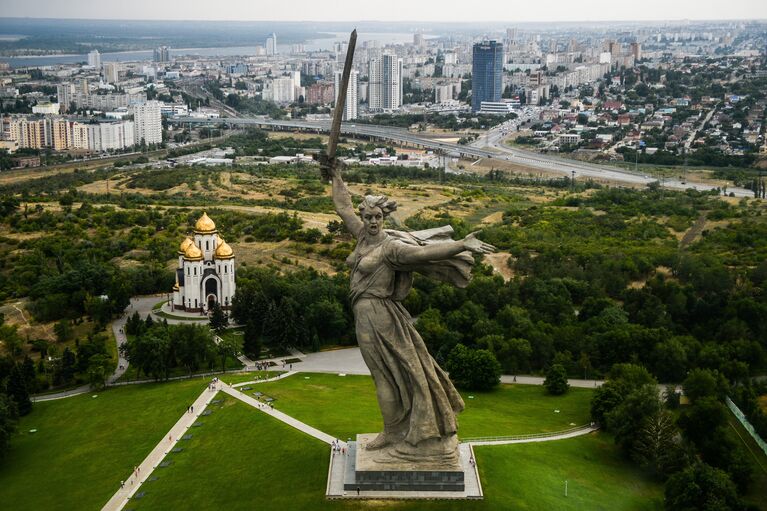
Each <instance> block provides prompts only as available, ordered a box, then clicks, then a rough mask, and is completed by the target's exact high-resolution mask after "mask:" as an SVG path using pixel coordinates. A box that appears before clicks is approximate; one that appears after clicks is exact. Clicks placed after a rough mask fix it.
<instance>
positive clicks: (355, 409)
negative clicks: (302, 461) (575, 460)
mask: <svg viewBox="0 0 767 511" xmlns="http://www.w3.org/2000/svg"><path fill="white" fill-rule="evenodd" d="M224 381H229V380H228V379H226V378H224ZM258 390H259V391H261V392H263V393H265V394H267V395H269V396H271V397H273V398H275V399H276V401H275V402H274V406H275V408H277V409H279V410H281V411H283V412H285V413H287V414H288V415H292V416H293V417H295V418H297V419H299V420H301V421H303V422H306V423H307V424H311V425H312V426H314V427H316V428H317V429H319V430H321V431H325V432H327V433H329V434H331V435H335V436H336V437H338V438H344V439H346V438H350V437H354V436H355V435H356V434H357V433H371V432H376V431H380V430H381V427H382V426H381V416H380V412H379V410H378V404H377V402H376V398H375V388H374V387H373V380H372V378H370V377H369V376H353V375H349V376H338V375H336V374H304V373H299V374H296V375H293V376H290V377H288V378H286V379H284V380H280V381H277V382H272V383H265V384H260V385H259V387H258ZM592 392H593V391H592V390H591V389H578V388H573V389H570V391H569V392H568V393H567V394H566V395H564V396H556V397H555V396H548V395H546V394H545V393H544V391H543V387H539V386H535V385H501V386H500V387H499V388H498V389H496V390H494V391H491V392H462V393H461V394H462V395H463V398H464V401H465V402H466V410H465V411H464V412H463V413H462V414H460V415H459V436H461V437H467V438H468V437H481V436H504V435H519V434H527V433H541V432H548V431H560V430H563V429H568V428H570V427H572V426H571V423H572V424H576V425H578V426H580V425H583V424H586V423H588V422H589V402H590V400H591V395H592ZM469 396H474V397H473V398H471V399H470V398H469ZM555 410H559V413H555Z"/></svg>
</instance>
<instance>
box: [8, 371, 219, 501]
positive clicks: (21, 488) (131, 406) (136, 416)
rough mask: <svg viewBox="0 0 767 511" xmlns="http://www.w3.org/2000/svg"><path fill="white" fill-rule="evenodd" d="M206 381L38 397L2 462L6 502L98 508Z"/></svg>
mask: <svg viewBox="0 0 767 511" xmlns="http://www.w3.org/2000/svg"><path fill="white" fill-rule="evenodd" d="M204 389H205V383H204V382H203V381H201V380H199V379H196V380H190V381H182V382H174V383H169V384H144V385H131V386H126V387H119V388H112V389H109V390H107V391H104V392H98V393H96V392H94V393H89V394H84V395H81V396H75V397H71V398H67V399H60V400H56V401H47V402H40V403H36V404H35V405H34V408H33V410H32V413H31V414H29V415H28V416H26V417H23V418H22V419H21V421H20V423H19V428H18V431H19V432H18V433H17V434H15V435H14V436H13V438H12V440H11V450H10V452H9V454H8V457H7V458H6V459H5V460H4V462H3V464H2V465H0V509H8V510H41V511H42V510H57V509H61V510H73V509H83V510H86V509H100V508H101V506H103V505H104V504H105V503H106V502H107V500H109V498H110V497H111V496H112V494H113V493H114V492H115V491H116V490H117V489H118V487H119V484H120V481H121V480H125V479H127V478H128V476H129V475H130V473H131V471H132V470H133V467H134V466H135V465H138V464H139V463H140V462H141V461H142V460H143V459H144V458H145V457H146V455H147V454H149V452H150V451H151V450H152V448H153V447H154V446H155V444H157V442H159V441H160V440H161V439H162V438H163V435H164V434H165V433H166V432H167V431H168V430H169V429H170V428H171V426H172V425H173V424H175V422H176V421H177V420H178V418H179V417H181V415H183V413H184V411H185V410H186V407H187V406H188V405H189V404H191V403H192V401H194V399H195V398H196V397H197V396H198V395H199V394H200V392H202V391H203V390H204ZM93 395H98V397H96V398H94V397H92V396H93ZM30 429H37V433H29V430H30Z"/></svg>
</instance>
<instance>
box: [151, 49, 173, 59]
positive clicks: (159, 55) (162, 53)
mask: <svg viewBox="0 0 767 511" xmlns="http://www.w3.org/2000/svg"><path fill="white" fill-rule="evenodd" d="M154 61H155V62H170V47H169V46H158V47H157V48H155V49H154Z"/></svg>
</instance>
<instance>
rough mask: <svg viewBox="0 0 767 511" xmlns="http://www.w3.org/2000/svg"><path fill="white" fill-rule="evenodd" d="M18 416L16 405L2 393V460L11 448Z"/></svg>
mask: <svg viewBox="0 0 767 511" xmlns="http://www.w3.org/2000/svg"><path fill="white" fill-rule="evenodd" d="M18 416H19V413H18V409H17V408H16V403H14V402H13V400H12V399H10V397H9V396H7V395H6V394H5V393H4V392H0V460H2V459H3V458H4V457H5V455H6V453H7V452H8V450H9V449H10V447H11V435H13V432H14V431H15V430H16V424H17V421H18Z"/></svg>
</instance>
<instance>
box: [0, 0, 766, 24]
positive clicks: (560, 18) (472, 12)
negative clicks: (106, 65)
mask: <svg viewBox="0 0 767 511" xmlns="http://www.w3.org/2000/svg"><path fill="white" fill-rule="evenodd" d="M219 6H220V9H217V10H216V12H215V14H213V15H211V12H210V9H209V7H210V3H209V2H206V1H203V0H190V1H188V2H183V3H182V2H164V3H162V4H158V3H156V2H150V1H148V0H136V1H135V2H131V3H130V4H126V3H122V2H100V3H99V4H95V5H94V4H93V3H92V2H89V1H87V0H72V1H70V2H67V3H66V5H64V4H61V3H59V2H55V1H53V0H31V1H28V2H23V3H21V2H14V3H13V4H11V5H6V6H4V9H3V11H4V15H5V16H6V17H22V18H25V17H26V18H61V19H118V20H122V19H124V20H188V21H201V20H211V21H316V22H357V21H389V22H416V21H417V22H456V23H460V22H463V23H465V22H479V23H482V22H493V23H497V22H511V23H514V22H516V23H529V22H544V23H545V22H552V23H561V22H588V21H593V22H605V21H680V20H682V21H684V20H690V21H699V20H744V21H747V20H757V19H765V18H767V4H761V5H757V4H756V2H753V1H752V0H733V1H731V2H728V3H726V4H723V3H721V2H712V1H706V2H695V1H690V0H685V1H681V2H673V3H669V2H664V1H662V0H648V1H646V2H643V3H642V8H641V10H638V9H637V8H636V7H635V6H634V5H633V4H624V3H617V2H610V1H607V0H595V1H591V2H589V3H588V5H586V6H583V7H582V8H579V9H577V10H574V9H573V8H572V4H571V3H569V2H566V1H564V0H552V1H551V2H549V3H548V4H547V8H546V12H545V13H543V12H541V10H540V9H537V8H533V7H528V4H523V5H520V6H514V8H513V10H512V9H510V8H509V6H508V5H506V4H504V3H503V2H501V1H500V0H486V1H485V2H483V3H482V6H481V7H482V8H481V9H445V8H444V5H443V4H441V3H438V2H436V1H434V0H426V1H423V2H418V3H412V2H406V1H405V0H392V1H391V2H389V4H388V7H389V8H388V9H386V10H385V11H382V10H381V9H378V8H376V7H375V6H372V5H371V6H369V7H368V6H360V5H359V3H357V2H352V1H350V0H339V1H338V2H335V4H334V7H333V8H328V6H326V5H324V4H319V3H317V2H309V1H307V0H297V1H296V2H292V3H290V4H283V5H280V4H273V5H271V6H270V8H269V9H263V7H262V6H259V5H256V4H252V3H250V2H247V1H246V0H227V1H224V2H220V3H219ZM504 12H509V15H508V17H506V16H504V15H503V14H502V13H504ZM296 13H300V16H299V17H296V15H295V14H296ZM490 13H493V14H490Z"/></svg>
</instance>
